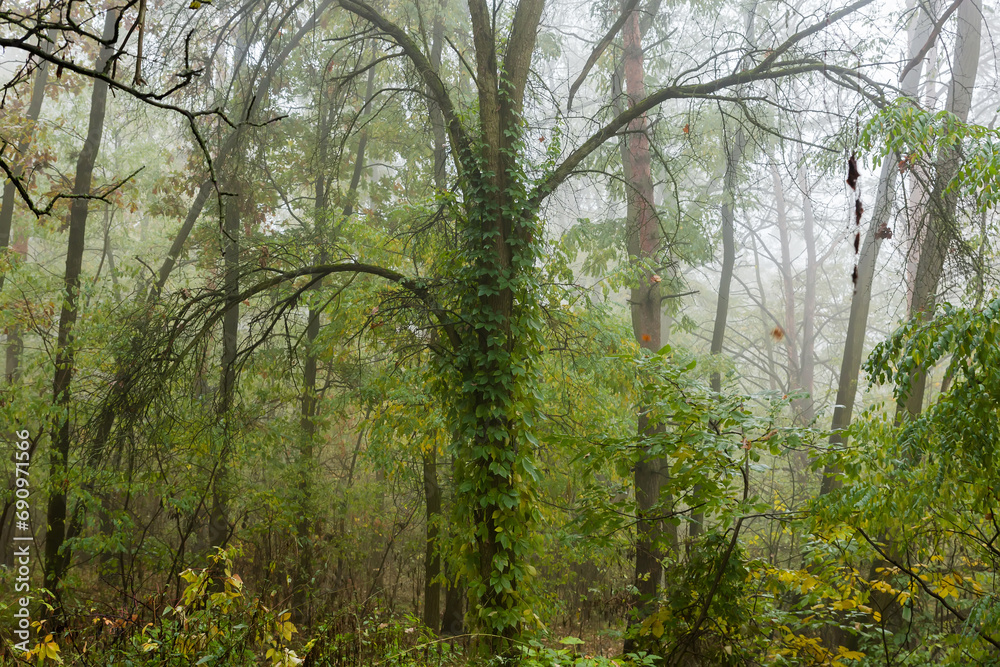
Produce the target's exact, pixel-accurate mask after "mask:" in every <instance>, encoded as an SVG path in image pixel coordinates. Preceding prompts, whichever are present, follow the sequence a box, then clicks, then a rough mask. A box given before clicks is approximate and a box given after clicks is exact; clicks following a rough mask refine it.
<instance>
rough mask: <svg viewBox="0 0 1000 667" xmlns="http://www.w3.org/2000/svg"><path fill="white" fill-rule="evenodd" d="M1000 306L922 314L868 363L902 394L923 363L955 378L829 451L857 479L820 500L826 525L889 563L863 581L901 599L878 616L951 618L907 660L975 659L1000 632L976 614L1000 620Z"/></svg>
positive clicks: (897, 644) (922, 624)
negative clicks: (999, 538)
mask: <svg viewBox="0 0 1000 667" xmlns="http://www.w3.org/2000/svg"><path fill="white" fill-rule="evenodd" d="M998 314H1000V300H994V301H992V302H991V303H989V304H988V305H987V306H985V307H984V308H982V309H967V308H954V307H952V306H950V305H947V304H946V305H944V306H943V307H942V308H941V312H940V314H939V315H938V317H936V318H935V319H933V320H931V321H921V320H913V321H910V322H908V323H907V324H905V325H903V326H902V327H900V328H899V329H898V330H897V331H896V332H894V333H893V335H892V336H891V337H890V338H889V339H888V340H886V341H885V342H883V343H881V344H879V345H878V346H877V347H876V349H875V351H874V352H873V353H872V356H871V357H870V358H869V360H868V362H867V363H866V370H867V372H868V374H869V377H870V379H871V382H872V383H873V384H881V383H893V384H894V385H895V395H896V399H897V401H902V400H903V399H904V398H905V396H906V394H907V392H908V391H909V386H910V382H911V380H912V375H913V373H915V372H916V371H917V370H918V369H920V368H925V369H930V370H931V371H933V369H934V367H935V366H936V365H938V364H940V363H942V362H945V361H947V370H946V372H945V376H946V377H947V378H948V384H947V386H945V387H943V388H942V391H941V392H940V393H939V394H937V395H936V396H935V398H934V400H933V401H932V403H931V405H930V406H928V408H927V409H926V410H924V411H923V412H922V413H921V414H919V415H917V416H904V417H903V418H902V419H901V420H895V419H893V418H892V416H891V415H890V414H887V413H886V411H885V410H884V408H883V406H881V405H876V406H874V407H873V408H871V409H870V410H868V411H867V412H866V414H865V415H864V417H863V418H862V419H860V420H858V421H857V422H856V423H855V424H854V425H853V426H852V427H851V429H850V430H849V432H848V433H849V435H850V437H851V439H852V442H853V443H855V444H853V445H852V446H850V447H847V448H844V449H841V450H838V451H835V452H832V453H831V454H830V455H829V456H828V457H827V459H826V460H828V461H832V462H833V463H834V464H835V465H836V466H838V467H839V468H840V469H841V470H843V471H844V480H845V484H844V486H843V488H842V489H840V490H839V491H837V492H836V493H834V494H831V497H830V498H826V499H824V500H823V501H821V502H820V503H819V506H818V507H817V510H818V511H817V512H816V516H817V521H818V522H819V523H818V525H825V526H827V528H826V530H831V528H830V527H837V528H836V529H835V530H836V531H837V532H839V534H841V535H842V536H843V538H842V539H845V540H847V541H851V540H860V541H861V544H860V547H861V548H863V549H864V550H873V551H874V552H875V556H876V557H877V558H878V559H880V562H882V565H881V566H880V567H879V569H878V572H876V573H875V574H876V575H877V576H875V577H873V578H872V580H871V581H868V582H864V581H862V584H864V586H862V588H867V589H868V590H869V591H870V594H871V596H872V597H873V599H874V598H875V596H876V595H878V596H881V597H882V598H888V599H890V600H891V602H890V603H888V605H889V606H888V607H884V608H883V609H882V611H881V613H879V614H878V617H877V618H876V619H875V620H876V621H877V622H878V624H879V625H880V626H881V627H882V628H885V627H886V625H885V624H886V620H887V619H886V618H883V617H886V616H887V615H890V612H891V615H892V616H895V617H898V618H901V619H902V623H903V625H904V628H921V630H920V631H921V632H926V631H927V629H928V628H929V627H930V626H929V624H931V623H932V619H942V618H943V619H944V620H943V621H941V622H940V623H939V626H938V630H937V631H936V632H934V633H933V634H928V635H926V636H925V637H923V640H924V641H922V643H923V644H924V649H922V651H924V652H921V653H920V654H919V655H920V656H922V657H914V658H912V659H913V660H914V662H912V663H906V664H924V663H921V662H920V660H930V659H933V660H935V661H938V662H941V663H944V664H967V663H966V662H965V661H966V660H968V656H985V655H988V654H989V653H990V651H994V650H995V649H996V646H997V642H998V641H1000V637H997V636H996V632H995V630H994V628H995V626H990V625H988V624H985V623H982V622H978V623H977V622H976V620H975V619H978V618H986V617H992V616H993V615H994V614H995V613H996V611H995V610H996V608H997V605H998V601H1000V598H998V591H997V589H996V586H995V582H993V580H992V577H990V576H984V574H985V573H986V572H991V571H994V570H995V569H996V568H997V567H998V566H1000V553H998V552H997V550H996V548H995V546H994V539H995V538H993V537H992V536H993V535H995V534H996V522H995V519H994V512H995V511H996V503H997V498H996V495H995V492H994V491H993V489H996V488H997V484H998V482H1000V480H998V479H997V475H996V470H997V465H996V464H997V460H996V456H997V454H996V448H995V442H996V438H997V434H998V429H1000V419H998V415H997V411H996V405H997V400H998V397H1000V384H998V376H997V373H996V372H995V369H996V368H997V364H998V362H1000V359H998V353H997V347H996V345H995V344H994V341H995V340H996V336H997V331H998V327H1000V321H998ZM887 610H888V611H887ZM887 631H888V632H890V635H891V637H892V639H891V640H890V641H888V642H887V644H886V645H887V646H889V647H891V648H892V650H893V651H902V650H904V649H905V646H906V641H907V639H906V636H905V635H904V634H902V633H900V632H899V629H898V628H897V627H891V626H890V627H888V628H887ZM876 640H878V641H881V640H879V639H878V638H877V637H873V638H872V642H873V643H875V644H876V645H877V643H878V642H877V641H876ZM887 650H888V649H887ZM932 656H933V657H932Z"/></svg>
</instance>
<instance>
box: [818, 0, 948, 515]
mask: <svg viewBox="0 0 1000 667" xmlns="http://www.w3.org/2000/svg"><path fill="white" fill-rule="evenodd" d="M913 20H914V21H916V24H915V25H916V28H915V29H914V30H913V31H912V32H911V33H910V43H909V49H908V50H909V58H910V59H912V58H913V57H914V56H915V55H916V54H917V52H918V51H919V50H920V48H921V47H922V46H923V45H924V43H926V41H927V39H928V37H929V36H930V32H931V23H930V19H929V18H928V16H927V14H926V13H925V12H923V11H922V10H918V13H917V16H915V17H914V19H913ZM922 68H923V63H920V64H918V65H917V66H915V67H913V68H912V69H911V70H910V71H909V72H907V74H906V76H905V77H904V78H903V80H902V81H901V82H900V89H901V91H902V93H903V95H906V96H907V97H914V98H915V97H916V94H917V91H918V89H919V85H920V75H921V71H922ZM897 173H898V169H897V166H896V161H895V160H894V159H892V158H891V157H887V158H886V159H885V161H884V162H883V163H882V171H881V173H880V174H879V181H878V190H877V192H876V194H875V206H874V213H873V214H872V219H871V222H870V223H869V225H868V231H867V232H866V233H865V238H864V242H863V243H862V244H861V251H860V254H859V256H858V279H857V282H855V284H854V295H853V297H852V298H851V311H850V316H849V319H848V323H847V337H846V340H845V341H844V354H843V358H842V360H841V365H840V380H839V382H838V385H837V399H836V402H835V403H834V408H833V419H832V423H831V425H830V431H831V433H830V447H842V446H843V445H844V436H843V431H844V430H845V429H846V428H847V427H848V426H850V425H851V416H852V413H853V412H854V397H855V394H856V393H857V389H858V375H859V374H860V373H861V361H862V355H863V354H864V346H865V333H866V331H867V328H868V311H869V308H870V306H871V298H872V283H873V281H874V279H875V264H876V262H877V260H878V252H879V249H880V248H881V247H882V240H883V238H884V235H883V234H882V233H881V230H882V229H888V225H889V218H890V216H891V214H892V202H893V199H894V198H895V193H896V175H897ZM839 475H840V470H839V469H838V468H837V467H835V466H827V467H826V468H825V469H824V471H823V481H822V484H821V486H820V495H826V494H827V493H830V492H831V491H833V490H834V489H837V488H839V487H840V485H841V483H842V482H841V480H840V478H839Z"/></svg>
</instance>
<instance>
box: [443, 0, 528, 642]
mask: <svg viewBox="0 0 1000 667" xmlns="http://www.w3.org/2000/svg"><path fill="white" fill-rule="evenodd" d="M543 5H544V1H543V0H522V2H520V3H519V4H518V6H517V10H516V12H515V15H514V18H513V24H512V28H511V31H510V33H509V35H508V37H507V46H506V57H505V59H504V66H503V69H502V70H501V68H500V67H499V64H498V61H497V52H498V46H499V41H500V40H499V38H498V36H497V35H496V34H495V33H494V26H495V23H494V22H493V19H492V15H491V13H490V11H489V8H488V6H487V4H486V2H485V1H484V0H472V1H471V2H470V3H469V10H470V14H471V18H472V28H473V41H474V44H475V49H476V74H477V85H478V93H479V117H478V121H479V128H478V130H479V132H478V137H476V138H475V139H473V140H472V141H471V142H470V145H469V146H468V147H467V148H465V151H464V154H460V156H459V159H460V161H461V163H462V164H461V170H462V172H463V174H462V177H461V181H460V187H461V188H462V192H463V196H464V203H463V210H462V213H463V217H464V227H465V229H464V230H463V237H464V238H463V248H462V254H463V257H462V268H461V269H459V284H460V285H461V289H462V290H463V292H464V293H463V295H462V297H461V302H460V309H461V315H462V319H463V320H464V322H466V323H467V325H466V328H464V329H463V330H462V332H461V333H460V334H459V337H460V339H459V340H457V341H455V342H457V343H458V344H457V346H456V349H455V356H454V367H455V369H456V370H457V371H458V381H459V382H460V384H461V386H460V387H456V388H455V389H456V390H457V391H458V392H459V397H458V398H457V399H456V400H455V404H454V410H455V412H454V414H455V415H456V417H457V418H458V432H459V434H460V440H459V441H458V443H457V447H458V448H459V451H458V457H457V458H458V460H459V479H458V480H457V483H458V492H459V503H458V504H459V508H460V511H461V510H464V511H465V512H468V513H469V515H471V517H470V518H471V520H472V521H471V524H472V526H473V535H472V545H470V546H472V547H473V548H472V550H471V553H470V554H469V555H470V557H471V558H470V565H471V568H470V570H471V572H472V573H474V576H473V577H470V588H471V593H472V596H473V599H474V600H475V601H476V602H477V604H476V607H475V609H474V613H473V614H472V616H473V618H474V620H475V621H476V624H477V626H478V627H479V628H480V629H482V630H483V631H485V632H486V633H487V634H488V635H489V636H488V638H487V639H486V640H485V645H486V648H487V651H488V652H491V653H497V654H500V653H507V652H508V651H509V650H510V649H511V644H510V640H511V639H513V638H514V637H515V636H517V635H518V634H519V632H520V628H521V624H522V623H523V622H524V621H525V620H527V619H526V617H525V614H526V613H527V614H530V611H529V607H528V605H527V604H526V591H525V590H523V585H524V582H525V580H526V579H527V578H528V576H529V572H530V571H531V565H530V564H529V563H528V558H529V556H530V554H531V553H532V551H533V549H532V544H531V537H532V526H533V525H534V524H535V521H536V517H537V513H538V510H537V507H536V505H535V498H534V495H533V494H534V492H533V486H534V483H535V481H536V477H537V471H536V470H535V468H534V465H533V459H534V447H535V445H536V442H535V441H534V436H533V435H532V430H533V428H534V414H535V410H536V408H535V397H534V390H533V374H534V372H535V371H534V368H533V366H534V361H535V357H536V356H537V353H538V347H539V340H538V338H539V334H540V328H541V325H540V321H539V315H538V312H537V305H536V303H537V295H536V289H537V278H536V268H535V262H536V259H537V257H538V249H539V245H540V242H541V238H540V228H539V225H538V222H537V216H536V207H535V205H534V204H533V203H531V202H530V201H529V199H528V192H527V183H526V176H525V173H524V171H523V167H522V165H523V159H524V158H523V146H522V138H523V130H522V122H521V117H520V114H521V108H522V104H523V100H524V89H525V85H526V83H527V78H528V71H529V67H530V63H531V54H532V51H533V49H534V44H535V36H536V30H537V27H538V21H539V19H540V18H541V12H542V7H543ZM460 150H461V149H460Z"/></svg>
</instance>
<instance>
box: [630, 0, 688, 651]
mask: <svg viewBox="0 0 1000 667" xmlns="http://www.w3.org/2000/svg"><path fill="white" fill-rule="evenodd" d="M640 19H641V12H640V11H639V10H638V9H633V10H632V12H631V13H630V15H629V16H628V18H627V19H626V20H625V24H624V26H623V28H622V41H623V47H624V57H623V63H622V71H623V73H624V81H625V93H626V97H627V101H628V105H629V106H632V105H633V104H635V103H636V102H638V101H639V100H641V99H643V98H644V97H645V95H646V83H645V77H646V75H645V67H644V64H643V53H642V30H641V26H640ZM648 130H649V120H648V118H647V116H646V115H645V114H643V115H641V116H639V117H638V118H636V119H635V120H634V121H632V123H630V124H629V126H628V132H627V134H626V139H625V141H624V142H623V144H622V146H621V149H622V167H623V171H624V177H625V182H626V187H627V202H628V223H627V224H628V243H627V245H628V253H629V256H630V257H634V258H635V261H636V262H637V263H638V264H639V265H642V266H646V265H649V264H652V265H654V266H655V265H657V264H659V263H660V259H661V257H660V254H661V252H662V248H661V239H660V233H659V220H658V219H657V217H656V210H655V205H654V193H653V176H652V154H651V152H650V148H649V136H648V134H647V132H648ZM661 280H662V279H661V277H660V276H659V275H658V273H657V272H656V271H655V270H652V269H647V270H645V271H644V272H643V278H642V281H641V283H640V284H639V285H636V286H634V287H633V288H632V289H631V292H630V296H629V306H630V309H631V314H632V331H633V333H634V335H635V338H636V341H637V342H638V343H639V346H640V347H641V348H643V349H646V350H650V351H652V352H656V351H657V350H659V349H660V347H661V337H662V333H663V332H662V322H661V317H660V313H661V310H662V308H661V307H660V303H661V298H660V283H661ZM663 428H664V427H663V425H662V424H653V425H651V424H650V420H649V406H640V408H639V416H638V423H637V432H638V436H639V438H640V441H644V440H646V439H647V438H655V436H656V434H657V433H662V432H663ZM642 448H643V453H642V454H641V456H640V458H639V460H638V461H637V462H636V464H635V473H634V474H635V504H636V514H637V521H636V545H635V577H634V584H635V587H636V589H637V590H638V600H637V602H638V604H639V607H640V610H641V613H642V615H647V614H648V613H649V612H650V611H651V610H652V609H653V608H654V607H655V604H656V598H657V594H658V592H659V588H660V582H661V579H662V578H663V565H662V563H661V560H662V558H663V544H662V542H663V522H662V521H661V520H660V519H658V518H656V516H655V515H656V514H658V513H659V508H660V500H661V499H660V487H661V484H662V477H663V475H664V474H665V472H666V470H667V466H666V462H665V461H664V460H663V457H661V456H659V455H656V454H651V453H650V452H649V451H648V449H649V446H648V445H643V446H642ZM671 528H673V527H671ZM671 533H672V535H668V540H669V541H670V542H671V544H670V547H671V548H672V549H676V529H674V530H672V531H671ZM671 538H672V539H671ZM635 620H637V619H633V622H634V621H635ZM634 644H635V640H634V639H633V638H632V637H627V638H626V640H625V651H627V652H628V651H631V650H633V649H634Z"/></svg>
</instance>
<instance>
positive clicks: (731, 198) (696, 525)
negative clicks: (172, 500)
mask: <svg viewBox="0 0 1000 667" xmlns="http://www.w3.org/2000/svg"><path fill="white" fill-rule="evenodd" d="M746 143H747V140H746V134H745V133H744V132H743V127H742V126H740V127H738V128H737V129H736V135H735V136H734V137H733V142H732V144H730V143H729V141H728V137H727V136H726V134H725V132H724V133H723V147H722V148H723V150H724V151H725V153H726V173H725V175H724V176H723V179H722V273H721V274H720V275H719V299H718V301H717V302H716V306H715V325H714V326H713V328H712V345H711V348H710V352H711V353H712V355H716V356H717V355H720V354H722V345H723V343H724V342H725V338H726V320H727V319H728V317H729V292H730V289H731V287H732V282H733V267H734V265H735V264H736V236H735V230H734V223H735V219H736V210H735V206H736V179H737V177H738V175H739V169H740V162H742V161H743V153H744V151H745V150H746ZM711 383H712V391H714V392H716V393H720V392H721V391H722V375H721V374H720V373H719V372H718V371H716V372H714V373H712V377H711ZM700 498H701V489H700V488H697V487H696V488H695V489H694V492H693V494H692V502H693V504H695V505H697V504H698V503H699V502H700ZM704 520H705V514H704V512H702V511H701V510H695V511H693V512H692V513H691V523H690V524H688V535H689V536H690V537H691V538H696V537H698V535H700V534H701V533H702V532H703V531H704V526H703V525H702V524H703V522H704Z"/></svg>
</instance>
